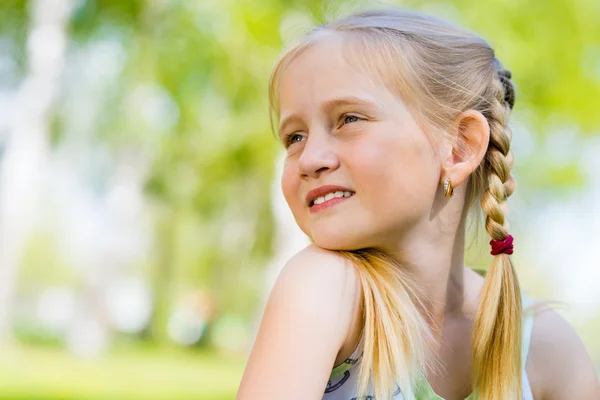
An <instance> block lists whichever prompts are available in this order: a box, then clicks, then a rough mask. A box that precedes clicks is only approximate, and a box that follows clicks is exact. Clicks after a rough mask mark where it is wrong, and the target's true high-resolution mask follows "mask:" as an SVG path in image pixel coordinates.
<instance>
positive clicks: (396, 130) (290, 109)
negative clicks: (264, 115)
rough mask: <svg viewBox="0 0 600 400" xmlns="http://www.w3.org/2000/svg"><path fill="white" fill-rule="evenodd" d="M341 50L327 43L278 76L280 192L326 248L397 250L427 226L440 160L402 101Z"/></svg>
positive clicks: (335, 40) (336, 42)
mask: <svg viewBox="0 0 600 400" xmlns="http://www.w3.org/2000/svg"><path fill="white" fill-rule="evenodd" d="M343 43H344V42H343V39H342V37H341V36H340V35H329V36H327V37H325V38H324V39H321V40H320V41H319V43H317V44H315V45H313V46H312V47H310V48H309V49H307V50H305V51H304V52H303V53H302V54H301V55H300V56H299V57H297V58H296V59H295V60H294V61H293V62H291V63H290V64H288V66H287V67H286V68H285V69H284V71H283V72H282V75H281V79H280V92H279V95H280V111H281V114H280V115H281V119H280V134H281V138H282V141H283V143H284V145H285V146H287V156H286V160H285V165H284V170H283V175H282V178H281V185H282V189H283V194H284V196H285V199H286V201H287V203H288V205H289V207H290V209H291V210H292V213H293V215H294V218H295V219H296V222H297V223H298V225H299V226H300V228H301V229H302V230H303V231H304V233H305V234H306V235H308V236H309V237H310V238H311V239H312V240H313V241H314V243H315V244H317V245H318V246H320V247H323V248H327V249H332V250H353V249H359V248H365V247H385V246H387V245H392V246H393V243H397V242H398V240H399V239H402V238H403V236H404V235H407V234H410V233H411V232H412V231H414V230H415V229H418V228H419V227H420V226H423V227H424V226H425V225H426V223H427V222H428V219H429V216H430V212H431V209H432V205H433V201H434V198H435V195H436V191H437V190H438V189H440V186H439V184H440V182H441V177H440V171H441V161H440V157H439V152H438V151H437V150H436V148H437V147H436V145H435V143H434V142H433V141H432V140H431V139H430V138H429V137H428V136H427V135H426V134H425V133H424V131H423V130H422V129H421V127H420V126H419V125H418V124H417V122H416V121H415V120H414V119H413V117H412V116H411V114H410V113H409V112H408V110H407V108H406V106H405V105H404V103H403V102H402V100H401V99H400V98H399V97H398V96H396V95H394V94H392V93H391V92H390V91H389V90H388V89H386V88H385V87H384V86H383V84H381V83H376V82H375V80H374V79H372V78H371V77H369V76H368V75H366V74H364V73H362V72H360V71H359V70H358V69H357V68H355V67H352V66H351V65H350V64H349V60H350V59H351V57H350V58H346V57H345V56H344V54H346V52H349V51H353V49H352V47H351V46H348V45H344V44H343ZM440 190H441V189H440ZM332 195H333V196H335V197H333V198H331V197H332ZM340 195H342V196H343V197H339V196H340ZM348 195H350V196H348Z"/></svg>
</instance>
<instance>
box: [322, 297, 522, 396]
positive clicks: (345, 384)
mask: <svg viewBox="0 0 600 400" xmlns="http://www.w3.org/2000/svg"><path fill="white" fill-rule="evenodd" d="M532 304H533V300H532V299H530V298H527V297H525V296H523V309H524V310H525V309H527V308H528V307H529V306H531V305H532ZM532 328H533V314H532V313H530V312H529V313H524V315H523V336H522V348H521V354H522V360H523V362H522V365H523V366H522V371H523V372H522V383H523V400H533V393H532V392H531V386H530V384H529V379H528V378H527V372H526V371H525V362H526V361H527V355H528V353H529V344H530V342H531V331H532ZM363 344H364V343H363V337H362V335H361V339H360V341H359V343H358V346H357V347H356V349H355V350H354V352H353V353H352V354H351V355H350V357H348V358H347V359H346V360H345V361H344V362H343V363H341V364H340V365H338V366H336V367H334V368H333V370H332V372H331V375H330V377H329V382H328V383H327V388H326V389H325V393H324V395H323V400H356V397H357V391H358V372H359V369H360V364H361V359H362V347H363ZM368 393H369V394H371V393H373V381H371V384H370V386H369V391H368ZM415 397H416V399H417V400H444V399H443V398H442V397H440V396H438V395H437V394H436V393H435V392H434V391H433V388H432V387H431V385H430V384H429V382H427V380H426V379H422V380H421V382H420V383H419V384H418V385H417V387H415ZM374 399H375V397H374V396H373V395H369V396H367V397H366V398H365V400H374ZM392 399H393V400H401V399H404V396H402V392H401V391H400V388H398V389H397V390H396V392H395V393H394V394H393V396H392ZM465 400H477V395H476V393H471V394H470V395H469V397H467V398H466V399H465Z"/></svg>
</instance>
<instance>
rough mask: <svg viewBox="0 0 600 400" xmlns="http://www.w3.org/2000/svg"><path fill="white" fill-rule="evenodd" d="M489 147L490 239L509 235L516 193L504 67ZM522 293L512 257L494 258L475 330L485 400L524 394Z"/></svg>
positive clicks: (477, 379) (477, 377)
mask: <svg viewBox="0 0 600 400" xmlns="http://www.w3.org/2000/svg"><path fill="white" fill-rule="evenodd" d="M490 90H491V91H492V93H490V96H489V97H488V98H491V99H492V100H491V101H490V102H489V108H487V109H486V110H485V112H484V115H485V114H487V115H486V117H487V119H488V122H489V125H490V143H489V147H488V151H487V154H486V158H485V161H484V162H485V163H487V166H486V168H485V169H486V170H487V171H489V174H488V180H487V184H488V187H487V189H486V191H485V193H484V194H483V196H482V198H481V207H482V209H483V211H484V212H485V214H486V221H485V228H486V230H487V232H488V233H489V234H490V236H491V238H492V240H495V241H496V240H504V239H505V238H506V237H507V236H508V224H507V222H506V221H505V212H506V199H507V198H508V197H509V196H510V195H511V194H512V193H513V192H514V189H515V183H514V180H513V178H512V177H511V175H510V169H511V166H512V162H513V157H512V152H511V150H510V140H511V131H510V129H509V127H508V124H507V121H508V116H509V114H510V111H511V109H512V107H513V105H514V101H515V94H514V88H513V86H512V83H511V82H510V72H508V71H506V70H502V69H500V71H499V72H498V77H497V78H494V79H493V83H492V84H491V87H490ZM520 350H521V292H520V287H519V281H518V279H517V275H516V272H515V269H514V266H513V264H512V261H511V258H510V256H509V255H508V254H498V255H496V256H494V258H493V261H492V265H491V267H490V269H489V270H488V273H487V275H486V278H485V283H484V286H483V290H482V295H481V302H480V304H479V308H478V310H477V315H476V317H475V324H474V329H473V376H474V381H473V383H474V387H476V388H477V390H478V393H479V396H480V398H481V399H485V400H496V399H498V400H500V399H502V400H504V399H511V398H517V399H520V398H521V396H522V389H521V352H520Z"/></svg>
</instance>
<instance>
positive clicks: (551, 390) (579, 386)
mask: <svg viewBox="0 0 600 400" xmlns="http://www.w3.org/2000/svg"><path fill="white" fill-rule="evenodd" d="M531 312H533V314H534V316H533V330H532V334H531V343H530V350H529V356H528V358H527V364H526V365H527V373H528V376H529V380H530V383H531V388H532V391H533V394H534V398H536V399H538V398H539V399H565V398H573V399H600V386H599V385H598V377H597V375H596V371H595V369H594V365H593V363H592V361H591V359H590V357H589V355H588V353H587V351H586V349H585V346H584V345H583V343H582V341H581V339H580V338H579V335H578V334H577V333H576V332H575V330H574V329H573V328H572V327H571V325H570V324H569V323H568V322H567V321H566V320H565V319H564V318H563V317H562V316H561V315H560V314H559V313H557V312H556V311H554V310H552V309H551V308H549V307H548V306H545V305H541V306H540V307H537V308H533V309H532V311H531Z"/></svg>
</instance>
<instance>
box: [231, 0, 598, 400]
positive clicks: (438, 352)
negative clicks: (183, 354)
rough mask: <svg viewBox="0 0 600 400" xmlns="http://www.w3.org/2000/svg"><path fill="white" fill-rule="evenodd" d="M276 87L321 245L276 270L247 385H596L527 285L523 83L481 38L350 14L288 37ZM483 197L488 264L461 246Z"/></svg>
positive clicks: (443, 390)
mask: <svg viewBox="0 0 600 400" xmlns="http://www.w3.org/2000/svg"><path fill="white" fill-rule="evenodd" d="M270 98H271V105H272V108H273V111H274V112H275V113H276V115H277V116H278V117H279V135H280V137H281V140H282V142H283V145H284V146H285V148H286V149H287V157H286V162H285V167H284V172H283V175H282V179H281V184H282V189H283V193H284V196H285V198H286V201H287V203H288V205H289V207H290V209H291V210H292V213H293V215H294V218H295V219H296V222H297V223H298V225H299V226H300V228H301V229H302V230H303V231H304V233H306V235H308V236H309V237H310V239H311V241H312V242H313V244H312V245H310V246H309V247H307V248H306V249H304V250H302V251H301V252H300V253H298V254H297V255H295V256H294V257H293V258H292V259H291V260H290V261H289V262H288V263H287V264H286V265H285V267H284V269H283V270H282V272H281V274H280V275H279V277H278V279H277V282H276V284H275V286H274V288H273V291H272V293H271V295H270V297H269V301H268V303H267V306H266V310H265V313H264V316H263V320H262V323H261V326H260V329H259V332H258V336H257V338H256V342H255V344H254V347H253V349H252V353H251V355H250V359H249V361H248V365H247V367H246V370H245V372H244V376H243V379H242V383H241V386H240V388H239V392H238V397H237V398H238V400H246V399H253V400H254V399H260V400H274V399H285V400H290V399H302V400H306V399H320V398H323V399H328V400H333V399H336V400H338V399H339V400H350V399H358V398H360V399H362V398H366V399H374V398H376V399H392V398H393V399H413V398H417V399H465V398H469V399H485V400H490V399H493V400H506V399H528V400H531V399H533V398H535V399H536V400H541V399H600V387H599V385H598V380H597V377H596V374H595V371H594V368H593V366H592V363H591V360H590V358H589V356H588V355H587V353H586V351H585V349H584V347H583V345H582V343H581V341H580V339H579V338H578V336H577V334H576V333H575V332H574V331H573V329H572V328H571V327H570V326H569V325H568V324H567V323H566V322H565V321H564V320H563V319H562V318H561V317H560V316H558V314H556V313H555V312H554V311H549V310H545V311H544V312H537V313H536V315H535V318H534V315H533V313H532V312H531V307H528V305H529V303H530V300H529V299H527V298H525V297H524V296H522V295H521V292H520V289H519V283H518V280H517V275H516V273H515V270H514V267H513V264H512V260H511V258H510V254H512V253H513V237H512V236H511V235H510V234H509V229H508V224H507V223H506V221H505V215H506V212H507V209H506V203H505V202H506V199H507V198H508V197H509V196H510V195H511V194H512V193H513V191H514V186H515V185H514V181H513V179H512V177H511V175H510V170H511V167H512V164H513V156H512V152H511V150H510V139H511V132H510V129H509V127H508V125H507V121H508V117H509V115H510V112H511V109H512V108H513V105H514V102H515V91H514V88H513V84H512V82H511V73H510V72H509V71H508V70H506V69H505V68H504V67H503V66H502V64H501V63H500V61H498V59H497V58H496V57H495V55H494V51H493V50H492V49H491V48H490V46H489V45H488V44H487V43H486V42H485V41H484V40H483V39H482V38H480V37H479V36H477V35H475V34H473V33H471V32H467V31H464V30H462V29H458V28H456V27H453V26H451V25H448V24H446V23H443V22H441V21H438V20H436V19H433V18H430V17H426V16H423V15H420V14H416V13H409V12H404V11H400V10H395V9H390V10H374V11H364V12H360V13H356V14H353V15H350V16H347V17H345V18H341V19H339V20H336V21H333V22H330V23H328V24H326V25H324V26H319V27H317V28H315V29H314V30H313V31H312V32H310V33H309V34H308V35H307V36H306V37H304V38H303V39H302V40H301V41H299V42H298V43H296V44H294V45H293V46H291V47H290V48H289V49H287V50H286V51H285V52H284V53H283V55H282V56H281V57H280V59H279V61H278V62H277V64H276V66H275V69H274V71H273V74H272V77H271V84H270ZM474 204H480V205H481V210H483V213H485V216H486V220H485V228H486V231H487V232H488V233H489V235H490V236H491V239H492V240H491V242H490V244H491V254H492V255H493V261H492V264H491V266H490V268H489V270H488V271H487V273H486V274H485V277H482V276H481V275H479V274H478V273H476V272H474V271H473V270H472V269H470V268H467V267H465V266H464V263H463V260H464V257H463V256H464V246H465V225H466V216H467V213H468V211H469V210H470V209H471V208H472V206H473V205H474ZM365 396H366V397H365Z"/></svg>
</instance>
